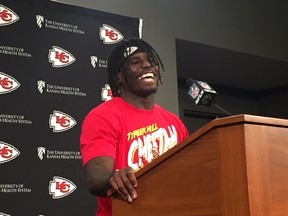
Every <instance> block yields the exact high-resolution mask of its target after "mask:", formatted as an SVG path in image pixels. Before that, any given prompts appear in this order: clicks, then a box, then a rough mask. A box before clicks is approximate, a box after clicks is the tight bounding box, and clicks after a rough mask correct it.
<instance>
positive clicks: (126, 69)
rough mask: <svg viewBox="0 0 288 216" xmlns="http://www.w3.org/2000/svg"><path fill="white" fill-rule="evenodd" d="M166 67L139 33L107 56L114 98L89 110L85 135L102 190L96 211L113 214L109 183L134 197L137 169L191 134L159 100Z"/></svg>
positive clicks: (90, 175)
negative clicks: (137, 36) (158, 91)
mask: <svg viewBox="0 0 288 216" xmlns="http://www.w3.org/2000/svg"><path fill="white" fill-rule="evenodd" d="M161 70H162V71H164V68H163V64H162V61H161V59H160V57H159V56H158V54H157V52H156V51H155V50H154V49H153V48H152V47H151V46H150V45H149V44H148V43H147V42H145V41H143V40H141V39H137V38H130V39H128V40H123V41H122V42H121V43H119V44H117V45H116V47H115V48H114V49H113V51H112V53H111V55H110V57H109V59H108V81H109V85H110V88H111V91H112V95H113V98H112V99H111V100H109V101H106V102H104V103H102V104H100V105H99V106H97V107H95V108H94V109H92V110H91V111H90V112H89V113H88V115H87V116H86V117H85V119H84V121H83V124H82V133H81V138H80V149H81V154H82V159H83V165H84V169H85V172H86V176H87V183H88V188H89V191H90V192H91V193H92V194H93V195H95V196H97V203H98V208H97V212H96V215H97V216H102V215H105V216H107V215H112V213H111V212H112V210H111V199H110V198H107V191H108V190H109V189H112V190H114V191H115V192H117V193H119V194H120V195H121V196H122V197H123V199H124V200H126V201H127V202H128V203H131V202H133V200H134V199H136V198H137V193H136V189H135V188H136V187H137V180H136V178H135V174H134V173H135V171H137V170H138V169H141V168H142V167H144V166H145V165H146V164H147V163H149V162H151V161H152V160H153V159H154V158H156V157H158V156H159V155H161V154H163V153H164V152H166V151H167V150H169V149H171V148H172V147H173V146H175V145H176V144H178V143H180V142H181V141H182V140H184V139H185V138H186V137H187V136H188V131H187V129H186V127H185V126H184V124H183V123H182V122H181V120H180V119H179V118H178V117H177V116H176V115H175V114H173V113H170V112H168V111H167V110H165V109H164V108H162V107H160V106H159V105H157V104H155V103H154V94H155V93H156V91H157V87H158V85H159V83H161V84H162V81H161V73H160V71H161ZM140 196H141V195H140Z"/></svg>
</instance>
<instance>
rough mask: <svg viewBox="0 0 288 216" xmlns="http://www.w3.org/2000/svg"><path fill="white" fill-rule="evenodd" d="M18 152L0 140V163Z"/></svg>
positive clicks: (18, 153) (13, 156)
mask: <svg viewBox="0 0 288 216" xmlns="http://www.w3.org/2000/svg"><path fill="white" fill-rule="evenodd" d="M19 155H20V152H19V151H18V149H16V148H15V147H14V146H12V145H10V144H8V143H4V142H1V141H0V164H1V163H6V162H8V161H11V160H13V159H15V158H16V157H18V156H19Z"/></svg>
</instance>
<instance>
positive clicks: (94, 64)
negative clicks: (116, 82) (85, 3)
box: [0, 0, 142, 216]
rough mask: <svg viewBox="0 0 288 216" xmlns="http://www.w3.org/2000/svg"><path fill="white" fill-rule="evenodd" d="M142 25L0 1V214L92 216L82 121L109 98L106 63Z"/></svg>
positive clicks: (40, 3) (32, 1)
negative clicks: (81, 140) (83, 156)
mask: <svg viewBox="0 0 288 216" xmlns="http://www.w3.org/2000/svg"><path fill="white" fill-rule="evenodd" d="M141 24H142V20H141V19H139V18H131V17H126V16H120V15H115V14H110V13H106V12H101V11H97V10H91V9H87V8H81V7H76V6H71V5H67V4H63V3H59V2H52V1H47V0H21V1H20V0H1V1H0V215H1V216H4V215H5V216H6V215H11V216H40V215H42V216H61V215H63V216H67V215H69V216H73V215H75V216H76V215H77V216H78V215H94V213H95V208H96V200H95V197H93V196H92V195H90V194H89V192H88V190H87V185H86V180H85V175H84V171H83V167H82V163H81V155H80V152H79V137H80V131H81V123H82V121H83V118H84V117H85V115H86V114H87V113H88V111H89V110H91V109H92V108H93V107H95V106H97V105H98V104H100V103H102V102H103V101H106V100H109V99H111V91H110V88H109V85H107V73H106V69H107V59H108V56H109V53H110V51H111V49H112V48H113V47H114V46H115V44H117V43H119V42H120V41H121V40H123V39H124V38H128V37H141V29H142V25H141Z"/></svg>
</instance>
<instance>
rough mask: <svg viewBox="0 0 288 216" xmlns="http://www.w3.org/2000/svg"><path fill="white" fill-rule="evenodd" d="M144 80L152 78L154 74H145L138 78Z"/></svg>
mask: <svg viewBox="0 0 288 216" xmlns="http://www.w3.org/2000/svg"><path fill="white" fill-rule="evenodd" d="M145 78H154V74H153V73H146V74H143V75H142V76H140V77H139V79H145Z"/></svg>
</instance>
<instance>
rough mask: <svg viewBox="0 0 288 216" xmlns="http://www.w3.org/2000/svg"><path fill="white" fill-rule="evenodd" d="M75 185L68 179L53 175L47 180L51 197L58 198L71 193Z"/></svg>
mask: <svg viewBox="0 0 288 216" xmlns="http://www.w3.org/2000/svg"><path fill="white" fill-rule="evenodd" d="M76 188H77V186H76V185H75V184H74V183H73V182H72V181H70V180H68V179H65V178H62V177H59V176H54V177H53V180H52V181H50V182H49V194H50V195H51V196H52V198H53V199H60V198H63V197H65V196H68V195H69V194H71V193H72V192H73V191H74V190H76Z"/></svg>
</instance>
